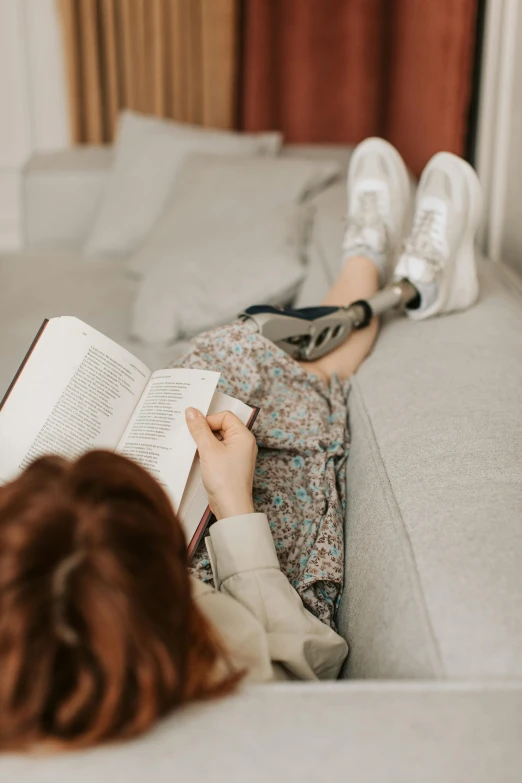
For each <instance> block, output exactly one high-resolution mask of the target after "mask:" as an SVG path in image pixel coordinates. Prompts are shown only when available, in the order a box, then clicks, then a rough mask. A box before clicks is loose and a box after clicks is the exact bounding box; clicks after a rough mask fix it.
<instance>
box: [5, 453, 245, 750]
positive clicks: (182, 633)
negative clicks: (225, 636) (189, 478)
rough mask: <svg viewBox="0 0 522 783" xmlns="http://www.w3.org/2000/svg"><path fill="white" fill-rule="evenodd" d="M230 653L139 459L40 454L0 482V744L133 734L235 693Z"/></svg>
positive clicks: (178, 533) (71, 742)
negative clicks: (179, 710)
mask: <svg viewBox="0 0 522 783" xmlns="http://www.w3.org/2000/svg"><path fill="white" fill-rule="evenodd" d="M224 659H225V657H224V651H223V649H222V648H221V646H220V643H219V641H218V640H217V638H216V637H215V635H214V632H213V629H212V628H211V626H210V625H209V624H208V622H207V621H206V620H205V618H204V617H203V616H202V614H201V613H200V612H199V610H198V608H197V606H196V605H195V603H194V601H193V599H192V597H191V590H190V581H189V574H188V569H187V560H186V541H185V537H184V535H183V531H182V528H181V525H180V524H179V522H178V520H177V519H176V516H175V514H174V512H173V510H172V507H171V504H170V502H169V499H168V498H167V496H166V495H165V493H164V492H163V490H162V489H161V487H160V486H159V485H158V484H157V483H156V481H155V480H154V479H153V478H152V477H151V476H150V475H149V474H148V473H146V472H145V471H144V470H142V469H141V468H140V467H139V466H138V465H136V464H134V463H133V462H130V461H129V460H127V459H124V458H123V457H120V456H117V455H115V454H111V453H109V452H102V451H96V452H91V453H89V454H86V455H85V456H83V457H81V458H80V459H78V460H77V461H75V462H67V461H65V460H63V459H60V458H56V457H44V458H43V459H40V460H38V461H36V462H35V463H34V464H33V465H31V466H30V467H29V468H27V470H26V471H25V472H24V473H23V474H22V475H21V476H20V477H19V478H17V479H16V480H15V481H13V482H11V483H10V484H8V485H6V486H4V487H2V488H0V738H1V739H0V748H2V749H21V748H27V747H28V746H30V745H32V744H34V743H39V742H42V741H53V742H55V743H58V744H61V745H66V746H74V747H81V746H87V745H91V744H95V743H99V742H103V741H106V740H111V739H116V738H126V737H131V736H134V735H136V734H139V733H141V732H143V731H145V730H146V729H148V728H149V727H150V726H151V725H152V724H153V723H154V722H155V721H156V720H157V719H158V718H159V717H161V716H162V715H165V714H166V713H168V712H169V711H171V710H172V709H173V708H175V707H177V706H179V705H182V704H185V703H187V702H189V701H192V700H195V699H204V698H209V697H215V696H220V695H224V694H226V693H228V692H230V691H232V690H233V688H234V686H235V685H236V684H237V682H238V681H239V680H240V678H241V675H240V674H239V673H231V672H230V670H229V673H228V674H226V675H225V677H223V676H221V677H218V676H217V671H216V670H217V668H218V664H219V663H220V662H222V661H223V660H224Z"/></svg>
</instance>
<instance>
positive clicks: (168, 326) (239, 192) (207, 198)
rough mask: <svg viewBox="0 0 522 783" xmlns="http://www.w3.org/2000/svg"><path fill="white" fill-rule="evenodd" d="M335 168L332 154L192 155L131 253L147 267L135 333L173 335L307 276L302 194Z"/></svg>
mask: <svg viewBox="0 0 522 783" xmlns="http://www.w3.org/2000/svg"><path fill="white" fill-rule="evenodd" d="M338 173H339V165H338V164H337V163H335V162H333V163H332V162H330V161H309V160H287V159H282V158H270V159H260V158H241V159H240V158H237V157H236V158H230V157H228V158H225V157H222V156H215V155H194V156H192V157H191V158H190V159H189V160H188V161H187V162H186V163H185V165H184V166H183V170H182V172H181V173H180V176H179V178H178V179H177V182H176V184H175V186H174V188H173V191H172V193H171V196H170V198H169V200H168V203H167V208H166V210H165V212H164V214H163V216H162V218H161V219H160V220H159V221H158V223H157V225H156V227H155V228H154V231H153V232H152V233H151V235H150V236H149V238H148V240H147V241H146V242H145V243H144V244H143V246H142V247H141V248H140V249H139V251H138V252H137V253H136V254H135V255H134V257H133V258H131V259H130V262H129V268H130V270H131V272H132V273H133V274H135V275H137V276H141V277H142V280H141V284H140V288H139V292H138V296H137V299H136V302H135V307H134V317H133V334H134V336H136V337H138V338H139V339H141V340H144V341H146V342H153V343H159V344H166V343H169V342H170V341H173V340H174V339H176V338H177V337H179V336H180V335H181V334H184V335H191V334H196V333H197V332H199V331H201V330H202V329H205V328H209V327H212V326H215V325H217V324H219V323H223V322H225V321H228V320H232V319H233V318H235V316H236V315H237V313H238V312H239V310H241V309H243V308H244V307H246V306H248V305H249V304H255V303H270V304H276V303H281V302H284V301H287V300H288V299H290V298H292V297H293V295H294V294H295V293H296V292H297V289H298V287H299V284H300V283H301V281H302V279H303V276H304V269H303V263H302V258H303V255H304V245H305V243H306V238H307V237H306V230H307V228H308V225H309V222H310V220H309V218H310V210H309V209H308V207H307V206H305V205H304V202H305V200H306V199H307V197H309V196H311V195H313V194H314V193H316V192H317V191H318V189H319V188H321V187H324V186H325V185H326V184H328V183H329V182H331V181H332V179H334V178H335V177H336V176H337V175H338Z"/></svg>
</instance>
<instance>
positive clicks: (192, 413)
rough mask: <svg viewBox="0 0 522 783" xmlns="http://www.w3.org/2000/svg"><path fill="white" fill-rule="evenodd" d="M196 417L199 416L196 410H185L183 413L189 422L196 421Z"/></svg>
mask: <svg viewBox="0 0 522 783" xmlns="http://www.w3.org/2000/svg"><path fill="white" fill-rule="evenodd" d="M198 416H199V411H198V410H196V408H187V409H186V411H185V417H186V418H187V419H188V420H189V421H194V419H197V417H198Z"/></svg>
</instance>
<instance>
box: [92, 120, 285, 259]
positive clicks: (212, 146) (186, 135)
mask: <svg viewBox="0 0 522 783" xmlns="http://www.w3.org/2000/svg"><path fill="white" fill-rule="evenodd" d="M281 143H282V136H281V134H280V133H261V134H252V135H246V134H240V133H232V132H228V131H219V130H209V129H207V128H201V127H197V126H192V125H183V124H180V123H175V122H172V121H170V120H162V119H157V118H155V117H146V116H144V115H140V114H137V113H135V112H131V111H126V112H123V113H122V115H121V117H120V124H119V130H118V137H117V140H116V143H115V156H114V164H113V167H112V170H111V173H110V175H109V178H108V181H107V185H106V189H105V193H104V196H103V198H102V200H101V204H100V207H99V211H98V214H97V216H96V218H95V222H94V225H93V228H92V230H91V233H90V235H89V237H88V239H87V241H86V244H85V247H84V255H85V256H86V257H88V258H92V257H94V256H120V255H125V254H127V253H129V252H131V251H132V250H134V248H135V247H136V246H137V245H138V244H139V243H140V242H141V241H142V240H143V239H144V238H145V237H146V235H147V234H148V233H149V231H150V230H151V229H152V227H153V226H154V223H155V222H156V220H157V219H158V217H159V216H160V214H161V212H162V210H163V208H164V206H165V201H166V199H167V196H168V193H169V191H170V189H171V186H172V183H173V181H174V178H175V176H176V172H177V171H178V169H179V168H180V166H181V164H182V163H183V160H184V159H185V158H186V156H187V155H189V154H190V153H191V152H194V151H198V150H199V151H207V152H219V153H222V154H224V155H276V154H277V152H278V151H279V149H280V147H281Z"/></svg>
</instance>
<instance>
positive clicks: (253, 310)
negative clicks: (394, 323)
mask: <svg viewBox="0 0 522 783" xmlns="http://www.w3.org/2000/svg"><path fill="white" fill-rule="evenodd" d="M418 297H419V294H418V292H417V289H416V288H415V286H414V285H413V284H412V283H410V282H409V280H406V279H405V280H400V281H398V282H396V283H391V284H390V285H388V286H386V288H383V289H382V291H378V292H377V293H376V294H375V295H374V296H372V297H370V299H368V300H365V299H360V300H359V301H357V302H352V304H350V305H348V306H346V307H303V308H302V309H299V310H292V309H290V308H288V309H286V308H278V307H272V306H271V305H254V306H253V307H248V308H247V309H246V310H244V311H243V312H242V313H240V315H239V318H240V319H241V320H243V321H245V323H246V324H248V325H249V326H250V328H251V329H252V331H254V332H260V333H261V334H262V335H263V336H264V337H267V338H268V339H269V340H271V341H272V342H273V343H275V344H276V345H277V346H278V347H279V348H281V349H282V350H284V351H286V353H288V354H290V356H292V358H294V359H300V360H301V361H313V360H314V359H320V358H321V356H325V354H327V353H330V351H333V350H334V349H335V348H337V346H338V345H340V344H341V343H343V342H344V341H345V340H346V338H347V337H348V335H349V334H350V332H352V331H353V330H354V329H364V328H365V327H366V326H368V324H369V323H370V321H371V319H372V318H373V317H374V316H376V315H382V313H385V312H386V311H387V310H392V309H399V308H402V307H405V306H406V305H408V304H409V305H410V306H411V305H414V304H415V301H416V300H418Z"/></svg>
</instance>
